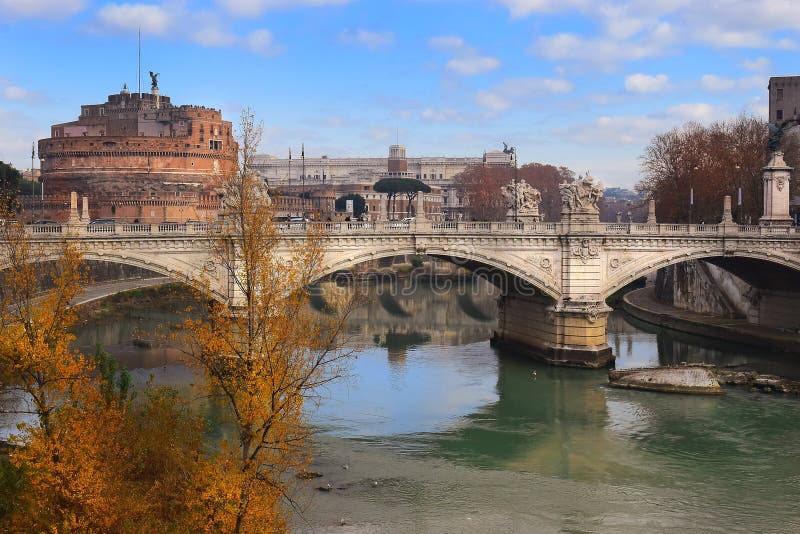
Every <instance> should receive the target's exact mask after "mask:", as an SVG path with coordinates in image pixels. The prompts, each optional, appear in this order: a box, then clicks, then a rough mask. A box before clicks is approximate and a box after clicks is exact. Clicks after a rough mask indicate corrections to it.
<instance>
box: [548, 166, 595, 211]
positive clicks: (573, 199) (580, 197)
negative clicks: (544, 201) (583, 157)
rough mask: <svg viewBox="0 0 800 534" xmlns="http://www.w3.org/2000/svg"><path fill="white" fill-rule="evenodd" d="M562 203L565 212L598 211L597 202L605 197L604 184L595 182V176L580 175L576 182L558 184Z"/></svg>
mask: <svg viewBox="0 0 800 534" xmlns="http://www.w3.org/2000/svg"><path fill="white" fill-rule="evenodd" d="M558 191H559V193H561V204H562V207H563V210H564V211H565V212H597V211H599V208H598V207H597V202H598V201H599V200H600V199H601V198H602V197H603V186H602V185H601V184H599V183H598V184H596V183H594V178H592V177H591V176H589V174H588V173H587V174H586V176H578V179H577V180H575V181H574V182H564V183H563V184H559V185H558Z"/></svg>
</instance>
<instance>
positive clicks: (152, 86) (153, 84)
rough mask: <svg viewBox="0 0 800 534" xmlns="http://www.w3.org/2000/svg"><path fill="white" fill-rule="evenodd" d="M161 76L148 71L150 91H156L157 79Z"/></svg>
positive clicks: (158, 73)
mask: <svg viewBox="0 0 800 534" xmlns="http://www.w3.org/2000/svg"><path fill="white" fill-rule="evenodd" d="M160 75H161V73H160V72H153V71H152V70H151V71H150V89H152V90H153V91H156V92H157V91H158V77H159V76H160Z"/></svg>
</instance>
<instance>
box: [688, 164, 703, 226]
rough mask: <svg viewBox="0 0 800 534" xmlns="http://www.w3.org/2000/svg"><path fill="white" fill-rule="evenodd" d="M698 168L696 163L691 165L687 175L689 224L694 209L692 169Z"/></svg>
mask: <svg viewBox="0 0 800 534" xmlns="http://www.w3.org/2000/svg"><path fill="white" fill-rule="evenodd" d="M699 168H700V167H699V166H698V165H695V166H694V167H692V172H691V174H690V175H689V224H692V210H693V209H694V187H692V182H693V181H694V171H696V170H697V169H699Z"/></svg>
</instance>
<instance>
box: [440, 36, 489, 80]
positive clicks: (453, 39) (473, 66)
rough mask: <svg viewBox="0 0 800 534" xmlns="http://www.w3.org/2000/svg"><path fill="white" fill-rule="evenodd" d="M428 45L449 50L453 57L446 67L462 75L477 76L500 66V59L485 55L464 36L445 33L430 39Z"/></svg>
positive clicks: (443, 50) (445, 50)
mask: <svg viewBox="0 0 800 534" xmlns="http://www.w3.org/2000/svg"><path fill="white" fill-rule="evenodd" d="M428 46H430V47H431V48H432V49H434V50H438V51H441V52H449V53H450V54H452V55H453V56H455V57H453V58H451V59H449V60H448V61H447V62H446V63H445V69H447V70H448V71H450V72H453V73H455V74H460V75H461V76H475V75H478V74H485V73H487V72H491V71H493V70H495V69H496V68H498V67H499V66H500V60H499V59H497V58H494V57H491V56H483V55H481V54H480V53H478V51H477V50H476V49H475V48H473V47H471V46H469V45H468V44H467V43H466V42H465V41H464V39H463V38H461V37H458V36H456V35H444V36H438V37H431V38H430V39H428Z"/></svg>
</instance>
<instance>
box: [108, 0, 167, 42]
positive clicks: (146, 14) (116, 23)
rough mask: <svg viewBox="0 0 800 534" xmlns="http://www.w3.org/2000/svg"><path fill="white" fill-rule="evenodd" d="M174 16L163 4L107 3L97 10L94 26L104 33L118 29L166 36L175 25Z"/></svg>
mask: <svg viewBox="0 0 800 534" xmlns="http://www.w3.org/2000/svg"><path fill="white" fill-rule="evenodd" d="M173 22H174V17H173V16H172V14H171V13H170V12H169V11H167V9H166V8H164V7H162V6H156V5H151V4H107V5H105V6H103V7H102V8H101V9H100V11H98V12H97V17H96V18H95V25H94V28H95V30H97V31H100V32H104V33H113V32H117V31H120V30H122V31H130V32H136V31H137V30H138V28H141V29H142V33H150V34H153V35H160V36H164V35H166V34H167V32H168V30H169V29H170V27H171V26H172V25H173Z"/></svg>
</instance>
